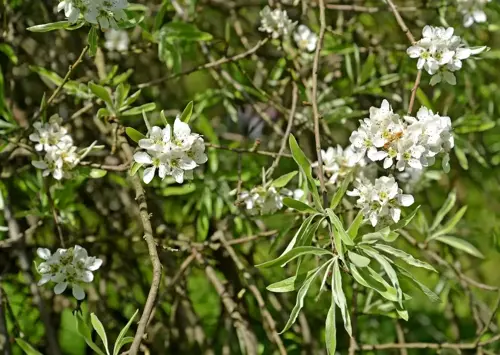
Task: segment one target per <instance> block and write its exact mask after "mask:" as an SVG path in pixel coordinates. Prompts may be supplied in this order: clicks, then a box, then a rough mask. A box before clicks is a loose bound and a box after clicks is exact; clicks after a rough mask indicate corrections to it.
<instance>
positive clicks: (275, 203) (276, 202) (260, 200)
mask: <svg viewBox="0 0 500 355" xmlns="http://www.w3.org/2000/svg"><path fill="white" fill-rule="evenodd" d="M304 196H305V193H304V191H303V190H301V189H295V190H289V189H286V188H282V189H280V190H278V189H276V187H274V186H270V187H264V186H257V187H254V188H253V189H251V190H250V191H242V192H241V193H240V196H239V199H240V201H242V203H244V204H245V208H246V209H247V211H248V213H249V214H250V215H258V214H260V215H266V214H273V213H275V212H276V211H279V210H280V209H282V208H283V197H290V198H293V199H295V200H302V199H303V197H304Z"/></svg>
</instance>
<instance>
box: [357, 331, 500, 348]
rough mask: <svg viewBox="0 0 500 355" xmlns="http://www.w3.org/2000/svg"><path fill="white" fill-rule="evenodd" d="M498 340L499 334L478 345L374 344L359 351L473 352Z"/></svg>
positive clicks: (363, 346)
mask: <svg viewBox="0 0 500 355" xmlns="http://www.w3.org/2000/svg"><path fill="white" fill-rule="evenodd" d="M499 340H500V334H497V335H495V336H494V337H492V338H490V339H488V340H485V341H483V342H480V343H479V344H476V343H475V342H474V343H406V344H399V343H387V344H375V345H362V346H361V350H389V349H461V350H473V349H477V348H478V347H483V346H485V345H489V344H493V343H495V342H497V341H499Z"/></svg>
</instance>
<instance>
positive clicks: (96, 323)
mask: <svg viewBox="0 0 500 355" xmlns="http://www.w3.org/2000/svg"><path fill="white" fill-rule="evenodd" d="M90 322H91V323H92V326H93V327H94V329H95V331H96V332H97V335H99V338H101V340H102V343H103V344H104V348H105V349H106V354H108V355H109V348H108V337H107V336H106V330H104V326H103V325H102V323H101V321H100V320H99V318H97V316H96V315H95V314H94V313H92V314H91V315H90Z"/></svg>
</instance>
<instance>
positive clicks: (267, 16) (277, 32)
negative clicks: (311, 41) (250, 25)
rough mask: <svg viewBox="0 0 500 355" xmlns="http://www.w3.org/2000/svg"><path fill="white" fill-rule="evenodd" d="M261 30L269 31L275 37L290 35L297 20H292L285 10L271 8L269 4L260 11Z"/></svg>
mask: <svg viewBox="0 0 500 355" xmlns="http://www.w3.org/2000/svg"><path fill="white" fill-rule="evenodd" d="M260 24H261V25H260V27H259V31H262V32H266V33H269V34H270V35H271V36H272V37H273V38H279V37H286V36H289V35H290V34H291V33H292V31H293V29H294V28H295V25H296V24H297V22H292V20H290V19H289V18H288V14H287V13H286V11H285V10H280V9H274V10H271V8H270V7H269V6H266V7H264V8H263V9H262V10H261V11H260Z"/></svg>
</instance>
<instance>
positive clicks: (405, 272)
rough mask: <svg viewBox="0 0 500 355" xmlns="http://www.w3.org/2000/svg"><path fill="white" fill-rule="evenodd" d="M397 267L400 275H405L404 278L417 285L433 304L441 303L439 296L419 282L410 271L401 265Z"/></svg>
mask: <svg viewBox="0 0 500 355" xmlns="http://www.w3.org/2000/svg"><path fill="white" fill-rule="evenodd" d="M395 266H396V268H397V269H398V270H399V273H400V274H401V275H403V276H404V277H406V278H408V279H410V280H411V281H413V283H414V284H416V285H417V286H418V287H419V288H420V289H421V290H422V292H423V293H424V294H425V295H426V296H427V297H428V298H429V299H430V300H431V302H434V303H441V299H440V298H439V296H438V295H436V294H435V293H434V292H432V291H431V290H430V289H429V288H428V287H427V286H425V285H424V284H423V283H421V282H420V281H418V280H417V279H416V278H415V277H414V276H413V275H412V274H411V273H410V272H409V271H408V270H406V269H405V268H403V267H402V266H399V265H395Z"/></svg>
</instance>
